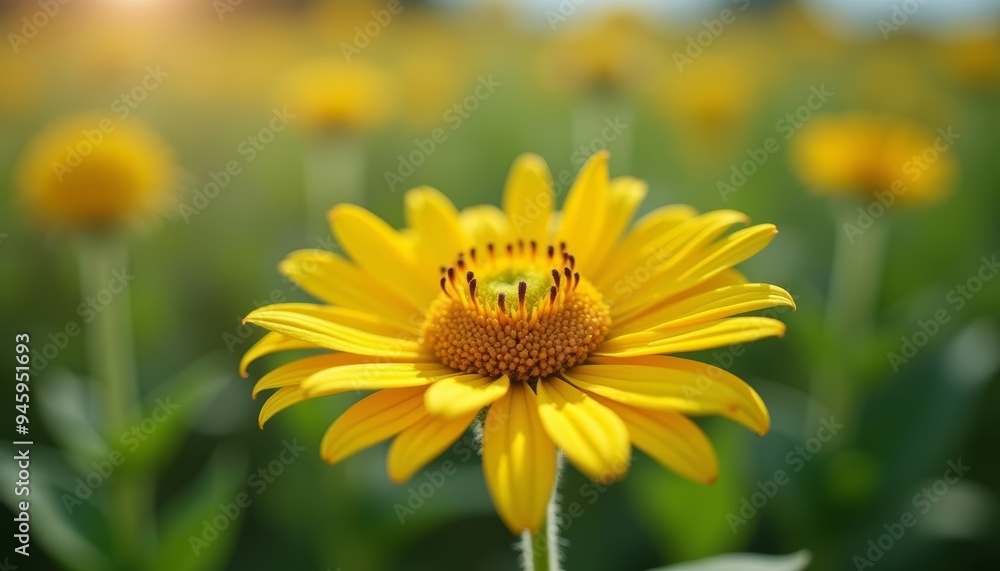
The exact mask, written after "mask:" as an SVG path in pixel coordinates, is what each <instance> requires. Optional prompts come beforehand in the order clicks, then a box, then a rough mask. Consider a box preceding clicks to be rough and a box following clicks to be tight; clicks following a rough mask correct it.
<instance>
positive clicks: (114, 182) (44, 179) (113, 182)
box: [17, 113, 176, 230]
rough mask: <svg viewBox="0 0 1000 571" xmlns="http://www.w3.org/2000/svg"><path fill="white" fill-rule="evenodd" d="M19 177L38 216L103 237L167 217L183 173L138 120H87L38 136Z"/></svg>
mask: <svg viewBox="0 0 1000 571" xmlns="http://www.w3.org/2000/svg"><path fill="white" fill-rule="evenodd" d="M17 178H18V182H19V186H20V190H21V199H22V200H23V202H24V203H25V205H26V207H27V209H28V211H29V212H30V214H31V215H32V216H35V217H36V218H38V219H40V220H42V221H44V222H47V223H50V224H53V225H62V226H69V227H73V228H77V229H80V228H83V229H98V230H99V229H104V228H107V227H109V226H114V225H117V224H122V223H139V222H142V221H143V218H146V217H150V216H152V215H155V214H156V213H157V212H158V211H160V210H162V209H163V208H164V207H165V206H166V205H167V204H168V203H169V202H170V200H171V198H172V197H171V194H170V192H171V190H172V188H173V186H174V184H175V181H176V166H175V165H174V157H173V151H172V150H171V149H170V148H169V147H167V146H166V144H165V143H164V142H163V141H162V140H161V139H160V137H159V136H157V135H156V133H154V132H153V131H151V130H150V129H149V128H147V127H146V126H144V125H143V124H142V123H140V122H138V120H137V119H130V120H128V121H113V120H112V119H110V118H108V117H103V116H101V115H98V114H90V113H85V114H81V115H76V116H73V117H69V118H66V119H63V120H60V121H56V122H55V123H53V124H52V125H50V126H49V127H47V128H46V129H45V130H43V131H42V132H41V133H40V134H39V135H38V136H36V137H35V138H34V139H33V140H32V141H31V142H30V143H29V144H28V147H27V149H26V151H25V153H24V157H23V158H22V159H21V162H20V165H19V168H18V175H17Z"/></svg>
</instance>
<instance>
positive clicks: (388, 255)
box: [329, 204, 438, 307]
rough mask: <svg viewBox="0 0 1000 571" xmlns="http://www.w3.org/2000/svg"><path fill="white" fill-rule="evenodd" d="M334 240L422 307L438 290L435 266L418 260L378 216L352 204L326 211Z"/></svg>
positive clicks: (373, 272) (396, 290)
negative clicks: (335, 238)
mask: <svg viewBox="0 0 1000 571" xmlns="http://www.w3.org/2000/svg"><path fill="white" fill-rule="evenodd" d="M329 218H330V226H331V227H332V228H333V233H334V235H335V236H336V237H337V241H338V242H340V245H341V246H343V248H344V250H345V251H346V252H347V253H348V254H349V255H350V256H351V259H352V260H354V263H356V264H357V265H358V266H360V267H361V268H362V269H363V270H365V271H366V272H368V273H369V274H371V275H372V276H373V277H374V278H375V279H377V280H378V281H379V282H381V283H382V285H384V286H386V287H388V288H389V289H391V290H393V291H394V292H396V293H397V294H398V295H399V296H400V297H402V298H404V299H407V300H409V301H410V302H411V303H413V304H414V305H415V306H416V307H425V306H426V305H427V304H428V303H430V302H431V300H433V299H434V298H435V297H437V293H438V283H437V274H436V272H437V266H430V265H427V264H422V263H420V261H419V260H418V259H417V258H416V256H415V254H414V252H413V249H412V247H411V246H410V245H409V244H408V243H407V242H406V241H405V240H404V239H403V237H402V236H400V234H399V233H398V232H396V231H395V230H393V229H392V227H390V226H389V225H388V224H386V223H385V222H383V221H382V219H380V218H379V217H378V216H375V215H374V214H372V213H371V212H368V211H367V210H365V209H364V208H361V207H360V206H354V205H353V204H342V205H339V206H337V207H335V208H333V209H332V210H330V213H329Z"/></svg>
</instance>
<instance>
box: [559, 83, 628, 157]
mask: <svg viewBox="0 0 1000 571" xmlns="http://www.w3.org/2000/svg"><path fill="white" fill-rule="evenodd" d="M632 115H633V114H632V106H631V105H630V103H629V102H628V101H627V100H626V99H625V98H624V97H622V96H621V95H619V94H616V93H609V92H604V91H601V92H593V93H590V94H588V96H586V97H584V98H582V99H581V100H580V102H579V103H578V104H577V106H576V109H575V110H574V111H573V153H572V155H571V159H572V160H574V161H575V160H577V156H578V155H582V156H580V158H579V160H580V161H583V160H586V159H587V158H589V157H590V155H592V154H594V153H596V152H597V151H599V150H601V149H613V152H612V153H611V158H612V159H614V162H615V169H616V170H618V169H620V170H622V171H628V170H629V169H630V167H631V160H632V130H633V129H634V128H635V126H634V125H633V120H632Z"/></svg>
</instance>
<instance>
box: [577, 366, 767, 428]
mask: <svg viewBox="0 0 1000 571" xmlns="http://www.w3.org/2000/svg"><path fill="white" fill-rule="evenodd" d="M588 363H593V364H588V365H581V366H577V367H573V368H572V369H570V370H568V371H566V372H565V373H563V376H564V377H566V378H567V379H568V380H569V381H570V382H571V383H573V384H574V385H576V386H577V387H579V388H580V389H583V390H585V391H588V392H592V393H596V394H598V395H601V396H603V397H605V398H609V399H612V400H615V401H618V402H620V403H624V404H628V405H632V406H637V407H640V408H651V409H656V410H673V411H677V412H683V413H686V414H696V415H707V414H713V415H720V416H724V417H726V418H729V419H732V420H735V421H736V422H739V423H740V424H743V425H744V426H747V427H748V428H750V429H751V430H753V431H755V432H757V433H758V434H764V433H766V432H767V431H768V428H769V427H770V422H771V421H770V417H769V416H768V413H767V408H766V407H765V406H764V401H762V400H761V398H760V396H759V395H758V394H757V393H756V391H754V390H753V389H752V388H751V387H750V385H748V384H746V383H745V382H743V381H742V380H741V379H740V378H738V377H736V376H735V375H733V374H732V373H729V372H727V371H725V370H723V369H720V368H719V367H713V366H712V365H708V364H706V363H699V362H698V361H691V360H688V359H679V358H676V357H661V356H644V357H628V358H611V357H591V359H590V360H589V361H588Z"/></svg>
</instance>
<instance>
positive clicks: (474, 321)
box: [423, 246, 611, 381]
mask: <svg viewBox="0 0 1000 571" xmlns="http://www.w3.org/2000/svg"><path fill="white" fill-rule="evenodd" d="M562 249H563V250H565V247H563V248H562ZM524 250H525V248H523V247H522V248H520V249H515V248H511V247H508V248H507V252H508V254H507V255H505V256H497V258H500V259H499V260H497V259H492V260H490V261H488V262H482V263H478V264H477V263H475V262H474V260H475V251H473V252H472V256H471V260H467V259H463V258H462V257H460V258H459V268H457V269H458V270H459V271H456V268H455V267H451V268H445V269H443V270H442V274H443V275H442V278H441V289H442V294H441V295H440V296H439V297H438V299H436V300H435V301H434V302H433V303H432V304H431V307H430V309H429V311H428V314H427V319H426V321H425V324H424V328H423V342H424V343H425V344H427V345H428V346H429V347H431V348H432V350H433V351H434V353H435V354H436V355H437V357H438V358H439V359H440V360H441V362H442V363H444V364H445V365H447V366H449V367H452V368H454V369H457V370H460V371H463V372H467V373H478V374H480V375H484V376H492V377H499V376H501V375H507V376H508V377H510V379H511V380H521V381H530V380H532V379H535V378H539V377H546V376H549V375H552V374H554V373H557V372H559V371H562V370H565V369H567V368H569V367H572V366H574V365H577V364H580V363H582V362H583V361H584V360H585V359H586V358H587V355H589V354H590V353H591V352H592V351H594V350H595V349H596V348H597V346H598V345H599V344H600V343H601V342H602V341H603V340H604V337H605V336H606V335H607V333H608V328H609V327H610V325H611V317H610V313H609V310H608V307H607V305H605V304H604V302H603V300H602V299H601V295H600V293H598V292H597V290H596V289H595V288H594V287H593V286H592V285H591V284H590V283H589V282H587V281H586V280H585V279H582V278H581V277H580V275H579V274H578V273H574V272H573V268H572V266H573V265H575V260H573V258H572V256H571V255H569V254H566V253H563V255H562V256H558V257H557V256H554V255H553V253H554V252H553V251H554V248H549V255H548V256H545V255H544V254H543V255H541V256H536V255H535V251H536V249H535V247H534V246H532V248H531V255H527V254H523V255H522V256H518V253H520V252H524ZM490 251H491V253H492V251H493V249H492V248H490ZM553 262H556V263H553ZM563 264H565V265H563ZM560 266H562V267H561V268H560ZM470 268H472V269H470ZM473 270H474V271H473ZM560 270H561V271H560ZM463 272H464V275H462V273H463ZM511 276H516V279H515V280H512V279H511ZM484 292H488V293H484ZM496 292H499V293H496ZM493 295H496V298H495V299H494V298H493Z"/></svg>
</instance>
